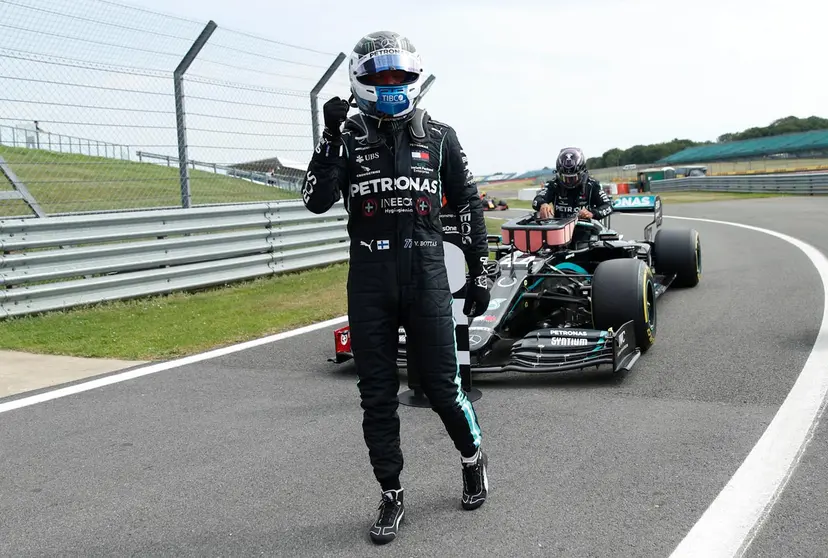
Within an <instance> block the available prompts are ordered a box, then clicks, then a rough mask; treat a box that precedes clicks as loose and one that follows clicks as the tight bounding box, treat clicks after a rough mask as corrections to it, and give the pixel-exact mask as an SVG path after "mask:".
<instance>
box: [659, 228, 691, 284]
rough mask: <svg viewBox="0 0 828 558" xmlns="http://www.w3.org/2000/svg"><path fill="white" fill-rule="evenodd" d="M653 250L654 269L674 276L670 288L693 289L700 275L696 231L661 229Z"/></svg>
mask: <svg viewBox="0 0 828 558" xmlns="http://www.w3.org/2000/svg"><path fill="white" fill-rule="evenodd" d="M654 244H655V246H654V248H653V261H654V263H655V269H656V271H657V272H658V273H660V274H663V275H675V276H676V278H675V279H673V282H672V284H671V286H676V287H695V286H696V285H698V284H699V281H700V280H701V275H702V259H701V240H700V239H699V233H698V231H697V230H696V229H661V230H659V231H658V232H657V233H656V236H655V242H654Z"/></svg>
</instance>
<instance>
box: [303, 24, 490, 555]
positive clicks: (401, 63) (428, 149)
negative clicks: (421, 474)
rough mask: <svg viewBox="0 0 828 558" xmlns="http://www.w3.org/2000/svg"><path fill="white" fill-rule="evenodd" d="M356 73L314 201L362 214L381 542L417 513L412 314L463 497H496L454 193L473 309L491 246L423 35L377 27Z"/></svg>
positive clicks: (369, 400) (355, 253)
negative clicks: (408, 373)
mask: <svg viewBox="0 0 828 558" xmlns="http://www.w3.org/2000/svg"><path fill="white" fill-rule="evenodd" d="M348 74H349V76H350V82H351V94H352V96H353V98H354V99H355V101H356V107H357V108H358V109H359V112H358V113H357V114H356V115H354V116H352V117H351V118H348V116H347V115H348V110H349V108H350V106H351V105H350V102H349V101H345V100H343V99H340V98H339V97H334V98H332V99H330V100H329V101H327V102H326V103H325V105H324V107H323V115H324V120H325V128H324V130H323V133H322V137H321V139H320V141H319V144H318V145H317V147H316V150H315V152H314V153H313V156H312V158H311V161H310V164H309V166H308V171H307V175H306V176H305V179H304V183H303V186H302V198H303V200H304V202H305V206H306V207H307V208H308V210H310V211H311V212H313V213H317V214H320V213H324V212H326V211H328V210H329V209H330V208H331V207H332V206H333V204H334V203H336V202H337V201H338V200H339V199H340V198H343V203H344V205H345V208H346V210H347V211H348V213H349V219H348V233H349V236H350V238H351V243H350V269H349V274H348V286H347V291H348V318H349V323H350V330H351V348H352V351H353V354H354V361H355V364H356V369H357V374H358V377H359V382H358V386H359V393H360V397H361V406H362V409H363V411H364V414H363V422H362V426H363V433H364V437H365V442H366V445H367V446H368V455H369V457H370V461H371V465H372V467H373V471H374V475H375V477H376V479H377V481H378V482H379V484H380V488H381V492H382V496H381V499H380V504H379V514H378V516H377V519H376V521H375V522H374V524H373V525H372V526H371V528H370V531H369V532H370V536H371V539H372V540H373V541H374V542H375V543H377V544H382V543H387V542H390V541H392V540H393V539H394V538H395V537H396V535H397V531H398V528H399V524H400V521H401V520H402V519H403V516H404V505H403V488H402V486H401V484H400V473H401V472H402V468H403V456H402V451H401V449H400V419H399V415H398V414H397V408H398V404H399V401H398V398H397V393H398V391H399V387H400V381H399V376H398V371H397V364H396V358H397V346H398V329H399V327H400V325H402V326H403V327H404V328H405V331H406V336H407V338H406V348H407V351H406V352H407V355H408V359H409V360H408V363H409V366H410V367H411V368H413V369H416V370H417V371H418V372H419V374H420V377H421V382H422V389H423V391H424V392H425V394H426V396H427V397H428V399H429V401H430V402H431V405H432V408H433V410H434V411H435V412H436V413H437V414H438V415H439V417H440V419H442V421H443V424H444V425H445V428H446V431H447V432H448V434H449V436H450V437H451V439H452V441H453V443H454V446H455V447H456V448H457V450H458V451H459V452H460V454H461V464H462V478H463V496H462V507H463V508H464V509H467V510H470V509H476V508H478V507H480V506H481V505H482V504H483V502H484V501H485V500H486V497H487V495H488V478H487V471H486V465H487V456H486V454H485V453H483V452H482V450H481V447H480V442H481V432H480V426H479V424H478V421H477V416H476V414H475V411H474V409H473V407H472V404H471V402H470V401H469V400H468V399H467V397H466V394H465V392H464V391H463V389H462V388H461V381H460V374H459V365H458V358H457V352H456V343H455V336H454V319H453V316H454V314H453V308H454V300H453V298H452V290H451V289H450V288H449V282H448V276H447V271H446V265H445V261H444V252H443V241H442V234H443V233H442V225H441V223H440V218H439V215H440V210H441V207H442V199H443V197H444V196H445V199H446V201H447V203H448V205H449V206H450V208H451V209H453V210H455V211H456V212H457V215H458V218H459V221H460V223H461V227H458V228H460V229H462V230H461V233H463V236H462V237H461V243H462V245H463V247H464V250H463V252H464V256H465V259H466V264H467V265H468V268H469V277H470V278H469V279H468V282H467V289H466V293H467V294H466V300H465V304H464V307H463V309H462V311H463V313H464V314H466V315H467V316H470V317H476V316H479V315H481V314H483V312H485V311H486V309H487V308H488V305H489V291H488V285H487V281H486V275H485V273H484V263H483V262H484V261H485V260H486V259H487V258H488V243H487V239H486V237H487V233H486V227H485V222H484V220H483V208H482V202H481V200H480V197H479V195H478V192H477V187H476V185H475V184H474V181H473V178H472V174H471V173H470V172H469V170H468V168H467V162H466V156H465V154H464V152H463V150H462V148H461V146H460V143H459V141H458V139H457V135H456V133H455V131H454V129H453V128H452V127H451V126H448V125H447V124H444V123H442V122H438V121H436V120H434V119H432V118H431V117H430V116H429V115H428V113H427V112H425V111H424V110H423V109H420V108H417V102H418V100H419V99H418V97H419V96H421V95H422V86H423V82H424V81H425V74H424V72H423V67H422V64H421V61H420V55H419V54H418V53H417V51H416V49H415V48H414V46H413V45H412V44H411V42H410V41H409V40H408V39H407V38H405V37H402V36H400V35H399V34H397V33H393V32H389V31H380V32H377V33H372V34H369V35H366V36H364V37H363V38H362V39H360V40H359V42H358V43H357V44H356V46H355V47H354V50H353V52H352V53H351V55H350V60H349V65H348ZM346 120H347V122H346ZM343 122H345V125H344V127H343V126H342V124H343Z"/></svg>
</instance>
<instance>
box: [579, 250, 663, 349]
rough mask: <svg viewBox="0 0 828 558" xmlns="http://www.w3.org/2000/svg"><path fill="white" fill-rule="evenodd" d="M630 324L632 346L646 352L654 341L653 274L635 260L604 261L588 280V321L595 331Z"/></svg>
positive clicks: (645, 265)
mask: <svg viewBox="0 0 828 558" xmlns="http://www.w3.org/2000/svg"><path fill="white" fill-rule="evenodd" d="M629 321H632V322H633V330H634V331H635V341H636V345H637V346H638V347H639V348H640V349H641V352H642V353H645V352H647V349H649V348H650V347H651V346H652V345H653V343H655V339H656V325H657V321H656V297H655V282H654V281H653V272H652V270H651V269H650V267H649V266H648V265H647V264H646V263H644V262H643V261H641V260H639V259H618V260H607V261H605V262H601V263H600V264H598V267H597V268H596V269H595V274H594V275H593V277H592V322H593V326H594V327H595V328H596V329H600V330H608V329H609V328H613V330H614V331H617V330H618V328H620V327H621V326H622V325H624V324H625V323H627V322H629Z"/></svg>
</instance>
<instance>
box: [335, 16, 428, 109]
mask: <svg viewBox="0 0 828 558" xmlns="http://www.w3.org/2000/svg"><path fill="white" fill-rule="evenodd" d="M424 74H425V73H424V72H423V66H422V62H421V60H420V55H419V53H417V50H416V49H415V48H414V45H413V44H412V43H411V41H409V40H408V39H407V38H406V37H403V36H402V35H400V34H399V33H395V32H393V31H378V32H375V33H370V34H368V35H366V36H364V37H363V38H362V39H360V40H359V42H357V44H356V46H354V50H353V52H351V56H350V58H349V61H348V77H349V79H350V82H351V94H352V95H353V96H354V99H355V100H356V104H357V107H358V108H359V109H360V111H361V112H362V113H363V114H365V115H366V116H370V117H372V118H376V119H380V120H399V119H406V118H408V117H410V116H411V114H412V113H413V112H414V108H415V107H416V105H417V101H418V100H419V98H420V94H421V92H422V85H423V82H424V81H425V75H424Z"/></svg>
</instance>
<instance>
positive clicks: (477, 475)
mask: <svg viewBox="0 0 828 558" xmlns="http://www.w3.org/2000/svg"><path fill="white" fill-rule="evenodd" d="M461 460H462V463H463V509H466V510H476V509H477V508H479V507H480V506H482V505H483V503H484V502H485V501H486V496H488V495H489V477H488V475H487V471H486V466H487V465H488V464H489V458H488V456H487V455H486V454H485V453H484V452H483V450H481V449H478V450H477V455H475V456H474V457H473V458H470V459H466V458H465V457H463V458H461Z"/></svg>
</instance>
